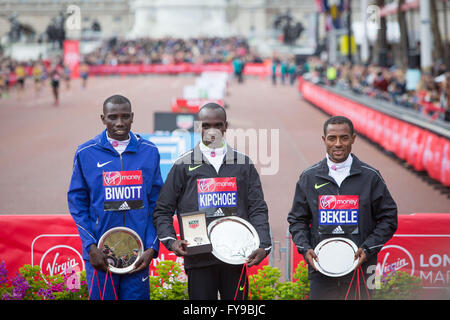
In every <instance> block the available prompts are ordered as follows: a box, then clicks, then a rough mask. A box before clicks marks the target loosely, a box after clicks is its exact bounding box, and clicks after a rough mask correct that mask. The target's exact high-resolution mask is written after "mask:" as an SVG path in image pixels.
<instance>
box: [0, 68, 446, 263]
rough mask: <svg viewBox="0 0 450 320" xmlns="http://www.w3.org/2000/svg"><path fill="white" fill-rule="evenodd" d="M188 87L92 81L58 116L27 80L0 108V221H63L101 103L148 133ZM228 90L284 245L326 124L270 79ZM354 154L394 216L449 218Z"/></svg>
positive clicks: (368, 156)
mask: <svg viewBox="0 0 450 320" xmlns="http://www.w3.org/2000/svg"><path fill="white" fill-rule="evenodd" d="M193 83H194V77H193V76H178V77H177V76H145V77H144V76H137V77H109V78H92V79H89V84H88V88H87V89H84V90H83V89H81V86H80V82H79V81H73V83H72V86H71V89H70V90H67V89H65V88H64V86H62V87H61V91H62V92H61V102H60V105H59V106H58V107H54V106H53V105H52V98H51V94H50V89H49V88H48V87H47V88H44V90H43V91H42V92H41V93H40V95H39V96H35V94H34V92H33V90H32V87H31V85H32V84H31V81H29V82H28V83H27V84H26V87H27V92H26V93H25V95H24V96H23V97H22V98H21V100H17V98H16V96H15V94H14V93H13V94H12V95H11V97H10V98H9V99H3V100H0V116H1V119H2V125H1V126H0V134H1V137H2V138H1V139H2V140H1V148H0V173H1V177H2V179H0V191H1V192H0V214H43V213H50V214H57V213H68V209H67V203H66V192H67V188H68V183H69V179H70V175H71V169H72V161H73V153H74V151H75V149H76V146H77V145H79V144H81V143H83V142H84V141H86V140H88V139H89V138H91V137H93V136H95V135H96V134H97V133H98V132H99V131H100V130H102V129H103V125H102V123H101V121H100V113H101V111H102V103H103V100H104V99H105V98H106V97H108V96H110V95H112V94H115V93H120V94H123V95H126V96H128V97H129V98H130V99H131V101H132V104H133V110H134V113H135V122H134V124H133V130H134V131H135V132H142V133H150V132H152V131H153V112H155V111H169V110H170V100H171V98H173V97H175V96H178V97H181V95H182V92H183V86H185V85H189V84H193ZM229 91H230V95H229V96H228V97H227V101H228V103H229V105H230V108H229V109H228V111H227V112H228V117H229V123H230V129H236V128H241V129H244V130H247V131H246V133H247V134H252V133H256V137H257V141H258V147H259V149H261V150H263V151H264V152H265V153H263V154H262V156H264V155H266V158H264V157H261V155H260V154H257V155H255V156H254V160H255V162H256V163H257V166H258V168H259V170H260V173H261V179H262V183H263V187H264V193H265V197H266V200H267V203H268V206H269V210H270V223H271V227H272V232H273V235H274V238H275V240H277V241H284V237H285V233H286V230H287V222H286V216H287V213H288V211H289V209H290V206H291V203H292V198H293V194H294V187H295V183H296V181H297V179H298V177H299V175H300V172H301V171H302V170H304V169H305V168H307V167H308V166H310V165H312V164H314V163H315V162H317V161H319V160H320V159H321V158H323V157H324V156H325V148H324V145H323V142H322V140H321V135H322V124H323V122H324V121H325V119H326V118H327V116H326V115H325V114H324V113H322V112H321V111H319V110H318V109H316V108H315V107H312V106H311V105H310V104H309V103H307V102H305V101H303V100H302V99H301V97H300V96H299V94H298V92H297V90H296V88H295V87H290V86H285V87H283V86H277V87H274V86H272V84H271V83H270V82H269V80H267V81H263V80H260V79H257V78H248V79H246V80H245V83H244V84H241V85H240V84H237V83H232V84H231V85H230V90H229ZM261 129H267V133H268V136H269V137H268V139H266V140H268V146H269V147H268V148H263V145H262V143H263V142H264V141H266V140H265V139H264V137H265V136H266V135H264V133H266V131H263V130H261ZM272 132H273V133H277V132H278V134H279V144H278V146H279V157H277V154H272V155H271V154H270V151H268V152H266V149H268V150H270V147H272V142H273V143H277V142H278V141H277V139H275V141H271V139H270V133H272ZM274 146H276V144H275V145H274ZM275 150H276V149H275ZM250 151H251V150H250V149H248V150H247V152H250ZM353 151H354V152H355V154H356V155H358V156H359V158H360V159H361V160H363V161H366V162H368V163H369V164H371V165H372V166H374V167H376V168H378V169H379V170H380V171H381V174H382V175H383V177H384V178H385V180H386V182H387V184H388V186H389V189H390V190H391V193H392V195H393V197H394V199H395V200H396V201H397V203H398V206H399V212H400V214H410V213H414V212H416V213H417V212H450V199H448V198H447V196H445V195H443V194H441V193H440V192H439V191H437V190H436V189H434V188H433V187H432V186H431V185H430V184H428V183H426V182H425V181H423V180H422V179H420V177H419V176H418V175H416V174H414V173H413V172H411V171H410V170H408V169H406V168H405V166H404V165H402V163H400V162H398V161H396V160H394V159H392V158H390V157H388V156H386V155H385V154H384V153H383V152H381V151H380V150H379V149H378V148H376V147H375V146H373V145H372V144H370V143H368V142H367V141H365V140H364V139H357V140H356V143H355V145H354V149H353ZM275 153H276V152H275ZM267 155H270V156H271V157H267ZM269 160H270V161H269ZM277 160H278V161H279V162H278V167H279V168H278V170H277V171H276V174H263V172H266V173H267V171H270V170H269V169H270V168H276V161H277ZM271 165H272V167H271ZM275 249H276V251H277V250H278V248H275ZM277 257H278V253H277ZM281 265H282V264H280V266H281Z"/></svg>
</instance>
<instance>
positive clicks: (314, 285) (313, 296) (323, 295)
mask: <svg viewBox="0 0 450 320" xmlns="http://www.w3.org/2000/svg"><path fill="white" fill-rule="evenodd" d="M354 272H355V275H353V272H352V273H350V274H348V275H346V276H344V277H337V278H333V277H327V276H325V275H322V274H315V276H314V277H311V279H310V280H309V289H310V292H309V299H310V300H344V299H345V297H346V296H347V300H367V299H370V297H371V296H372V295H373V294H374V293H375V292H374V290H370V289H368V288H367V283H364V279H365V280H367V277H368V276H367V275H366V274H364V278H363V276H362V273H361V272H360V273H359V281H358V278H357V276H358V273H356V270H355V271H354ZM352 279H353V281H352ZM367 293H368V294H369V296H368V294H367Z"/></svg>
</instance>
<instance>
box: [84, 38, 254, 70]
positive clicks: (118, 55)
mask: <svg viewBox="0 0 450 320" xmlns="http://www.w3.org/2000/svg"><path fill="white" fill-rule="evenodd" d="M236 57H240V58H243V59H245V61H246V62H254V63H257V62H262V59H261V57H260V56H259V55H258V54H257V53H255V52H253V51H252V50H250V47H249V44H248V42H247V40H246V39H245V38H240V37H230V38H216V37H215V38H192V39H175V38H163V39H152V38H140V39H133V40H127V39H118V38H112V39H109V40H107V41H105V42H103V44H102V45H101V46H100V47H98V48H97V49H96V50H94V51H93V52H91V53H89V54H87V55H85V57H84V60H85V62H86V63H87V64H89V65H117V64H179V63H195V64H204V63H229V62H232V61H233V59H234V58H236Z"/></svg>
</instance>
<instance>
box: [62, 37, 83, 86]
mask: <svg viewBox="0 0 450 320" xmlns="http://www.w3.org/2000/svg"><path fill="white" fill-rule="evenodd" d="M63 48H64V65H65V66H66V67H68V68H69V69H70V71H71V77H72V78H78V77H79V76H80V73H79V67H80V42H79V41H78V40H64V43H63Z"/></svg>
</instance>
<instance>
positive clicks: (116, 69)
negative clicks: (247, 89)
mask: <svg viewBox="0 0 450 320" xmlns="http://www.w3.org/2000/svg"><path fill="white" fill-rule="evenodd" d="M207 71H218V72H228V73H231V72H233V67H232V65H231V64H225V63H210V64H189V63H181V64H136V65H133V64H126V65H124V64H118V65H95V66H89V74H91V75H112V74H120V75H126V74H131V75H136V74H181V73H194V74H199V73H202V72H207ZM269 74H270V66H269V67H268V66H267V65H266V64H263V63H248V64H246V65H245V66H244V75H253V76H262V77H265V76H267V75H269Z"/></svg>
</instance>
